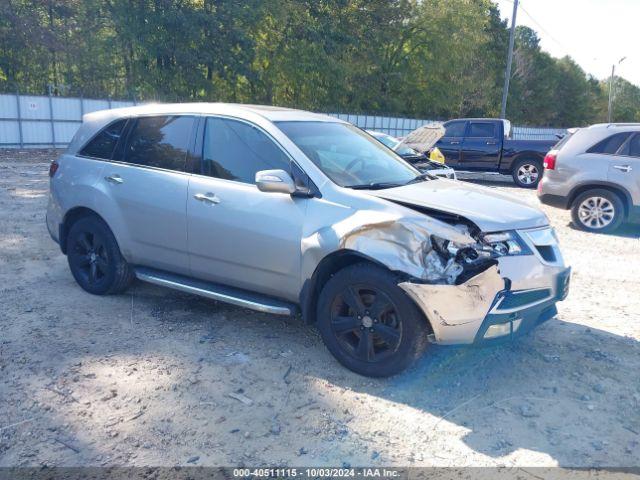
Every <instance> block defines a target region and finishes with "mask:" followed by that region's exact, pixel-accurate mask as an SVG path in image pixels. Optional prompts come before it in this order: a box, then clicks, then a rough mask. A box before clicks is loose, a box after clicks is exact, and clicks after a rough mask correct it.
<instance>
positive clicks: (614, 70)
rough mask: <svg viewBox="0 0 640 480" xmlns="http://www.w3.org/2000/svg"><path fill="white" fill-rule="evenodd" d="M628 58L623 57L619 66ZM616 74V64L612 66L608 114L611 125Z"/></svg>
mask: <svg viewBox="0 0 640 480" xmlns="http://www.w3.org/2000/svg"><path fill="white" fill-rule="evenodd" d="M626 58H627V57H622V58H621V59H620V61H618V65H620V64H621V63H622V62H623V61H624V60H625V59H626ZM615 73H616V64H615V63H614V64H613V65H612V66H611V78H610V79H609V110H608V112H609V113H608V114H607V123H611V113H612V112H611V111H612V109H613V80H614V77H615Z"/></svg>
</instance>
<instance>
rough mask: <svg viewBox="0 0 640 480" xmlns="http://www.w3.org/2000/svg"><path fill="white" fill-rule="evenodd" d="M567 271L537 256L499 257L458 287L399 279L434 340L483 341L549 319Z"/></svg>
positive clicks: (562, 290) (501, 337)
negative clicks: (424, 320) (497, 261)
mask: <svg viewBox="0 0 640 480" xmlns="http://www.w3.org/2000/svg"><path fill="white" fill-rule="evenodd" d="M570 275H571V269H570V268H567V267H565V266H564V265H549V264H545V263H542V262H540V261H539V260H538V258H537V256H534V255H526V256H520V257H504V258H501V259H499V265H498V267H491V268H490V269H488V270H486V271H484V272H482V273H481V274H479V275H477V276H475V277H473V278H472V279H470V280H468V281H467V282H465V283H463V284H462V285H431V284H417V283H411V282H403V283H400V284H399V286H400V287H401V288H403V289H404V290H405V291H406V292H407V293H408V294H409V296H410V297H412V298H413V300H414V301H415V302H416V304H417V305H418V306H419V307H420V308H421V309H422V311H423V312H424V313H425V315H426V317H427V318H428V319H429V320H430V324H431V327H432V329H433V341H434V343H438V344H442V345H460V344H467V345H469V344H487V343H495V342H499V341H504V340H506V339H511V338H514V337H517V336H520V335H523V334H525V333H527V332H529V331H530V330H532V329H533V328H534V327H536V326H537V325H539V324H541V323H543V322H545V321H547V320H549V319H551V318H553V316H554V315H555V314H556V313H557V310H556V307H555V304H556V303H557V302H558V301H561V300H564V299H565V298H566V296H567V294H568V291H569V279H570Z"/></svg>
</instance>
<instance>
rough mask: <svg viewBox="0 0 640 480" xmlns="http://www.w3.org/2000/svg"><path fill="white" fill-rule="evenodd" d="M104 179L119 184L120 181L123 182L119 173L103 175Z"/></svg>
mask: <svg viewBox="0 0 640 480" xmlns="http://www.w3.org/2000/svg"><path fill="white" fill-rule="evenodd" d="M104 179H105V180H106V181H107V182H110V183H115V184H120V183H122V182H124V180H123V179H122V177H121V176H120V175H108V176H106V177H104Z"/></svg>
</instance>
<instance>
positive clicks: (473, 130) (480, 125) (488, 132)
mask: <svg viewBox="0 0 640 480" xmlns="http://www.w3.org/2000/svg"><path fill="white" fill-rule="evenodd" d="M467 137H475V138H495V137H496V125H495V123H488V122H471V125H470V126H469V134H468V135H467Z"/></svg>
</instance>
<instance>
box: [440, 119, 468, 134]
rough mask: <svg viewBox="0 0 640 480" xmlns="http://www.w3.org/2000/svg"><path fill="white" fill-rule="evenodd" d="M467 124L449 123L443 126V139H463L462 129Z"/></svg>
mask: <svg viewBox="0 0 640 480" xmlns="http://www.w3.org/2000/svg"><path fill="white" fill-rule="evenodd" d="M466 125H467V122H449V123H445V124H444V129H445V133H444V136H445V137H464V128H465V126H466Z"/></svg>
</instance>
